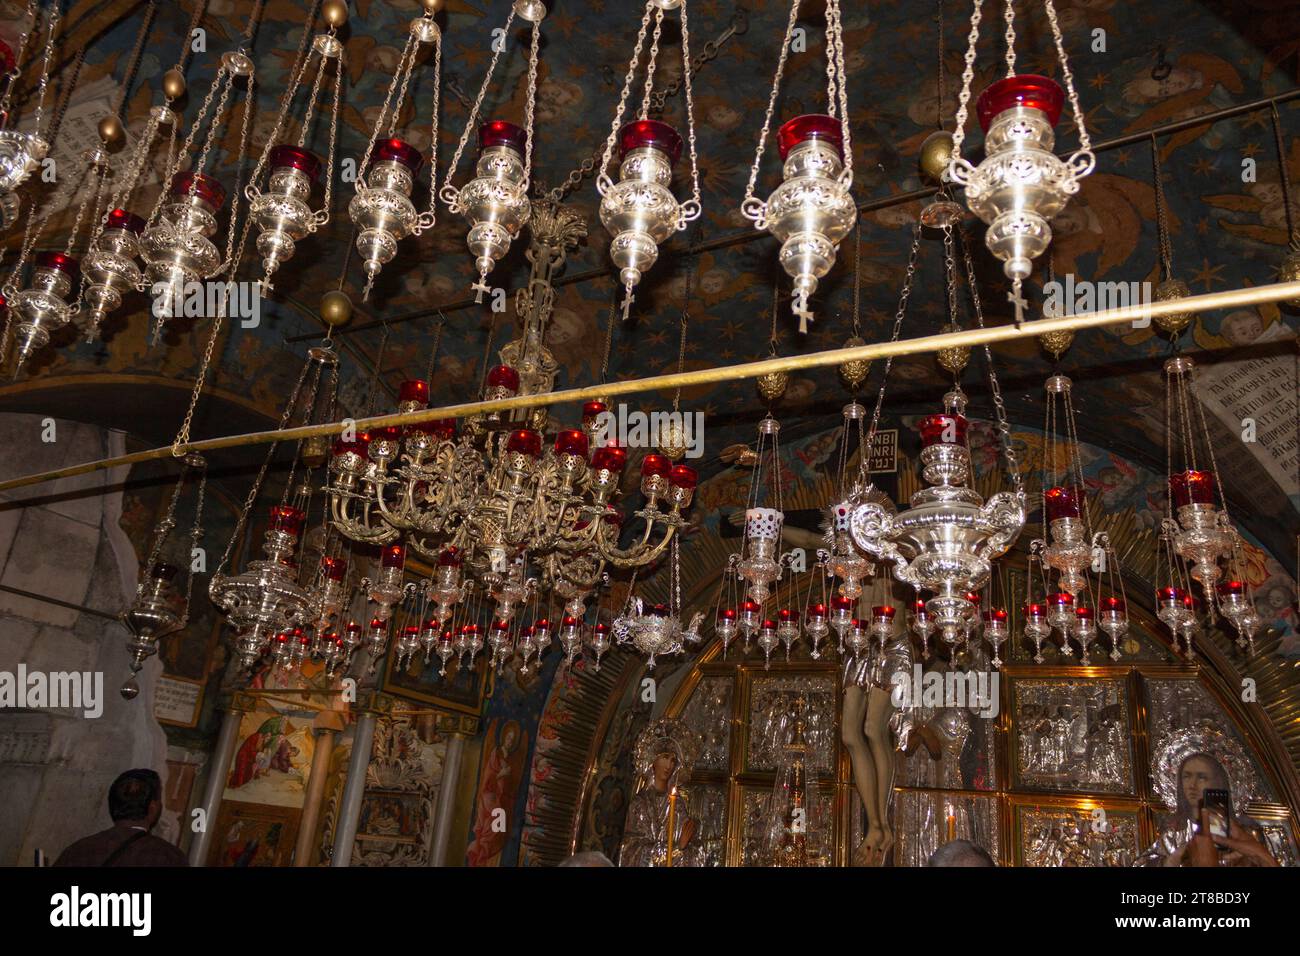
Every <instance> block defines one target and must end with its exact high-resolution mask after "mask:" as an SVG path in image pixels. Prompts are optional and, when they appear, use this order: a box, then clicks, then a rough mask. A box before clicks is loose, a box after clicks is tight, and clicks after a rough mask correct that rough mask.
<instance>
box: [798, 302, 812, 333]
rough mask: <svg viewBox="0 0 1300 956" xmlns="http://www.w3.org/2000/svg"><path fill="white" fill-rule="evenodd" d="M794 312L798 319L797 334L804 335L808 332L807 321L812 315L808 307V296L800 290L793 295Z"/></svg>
mask: <svg viewBox="0 0 1300 956" xmlns="http://www.w3.org/2000/svg"><path fill="white" fill-rule="evenodd" d="M794 314H795V317H796V318H798V320H799V334H800V335H806V334H807V333H808V321H809V319H811V318H812V317H813V313H812V311H811V310H809V308H808V296H807V294H806V293H803V292H800V293H798V294H796V295H795V297H794Z"/></svg>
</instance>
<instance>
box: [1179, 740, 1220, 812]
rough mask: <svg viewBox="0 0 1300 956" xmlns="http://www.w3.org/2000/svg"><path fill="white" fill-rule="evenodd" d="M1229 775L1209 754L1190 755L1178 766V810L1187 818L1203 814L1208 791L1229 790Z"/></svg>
mask: <svg viewBox="0 0 1300 956" xmlns="http://www.w3.org/2000/svg"><path fill="white" fill-rule="evenodd" d="M1227 789H1228V774H1227V773H1226V772H1225V771H1224V769H1223V764H1221V763H1219V761H1218V760H1216V759H1214V757H1212V756H1210V755H1209V754H1207V753H1200V752H1197V753H1194V754H1189V755H1188V756H1187V757H1185V758H1184V759H1183V762H1182V763H1181V764H1179V765H1178V809H1179V810H1180V811H1181V812H1182V813H1183V815H1184V816H1186V817H1195V816H1196V815H1197V814H1199V813H1200V812H1201V798H1202V797H1203V796H1204V795H1205V791H1206V790H1227Z"/></svg>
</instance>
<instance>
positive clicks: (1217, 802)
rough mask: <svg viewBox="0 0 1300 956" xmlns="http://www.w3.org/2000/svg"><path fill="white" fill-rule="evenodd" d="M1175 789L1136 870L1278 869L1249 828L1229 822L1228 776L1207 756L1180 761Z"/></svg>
mask: <svg viewBox="0 0 1300 956" xmlns="http://www.w3.org/2000/svg"><path fill="white" fill-rule="evenodd" d="M1177 784H1178V801H1177V807H1176V809H1175V810H1174V812H1173V813H1172V814H1170V815H1169V816H1168V817H1167V818H1166V819H1165V820H1164V821H1163V823H1162V825H1161V833H1160V838H1159V839H1158V840H1156V842H1155V843H1153V844H1152V845H1151V847H1150V848H1148V849H1147V851H1146V852H1145V853H1144V854H1143V855H1142V857H1141V858H1140V859H1139V860H1138V865H1139V866H1278V865H1279V864H1278V862H1277V860H1275V859H1274V858H1273V855H1272V854H1271V853H1270V852H1269V850H1268V848H1267V847H1266V846H1265V845H1264V842H1263V840H1262V839H1261V838H1260V836H1259V833H1258V832H1257V828H1256V827H1255V826H1254V824H1252V823H1250V822H1249V821H1248V820H1245V819H1240V818H1234V817H1233V813H1232V795H1231V792H1230V789H1229V782H1228V774H1227V772H1226V771H1225V770H1224V769H1223V765H1222V764H1221V763H1220V762H1219V761H1218V759H1216V758H1215V757H1214V756H1213V755H1211V754H1208V753H1204V752H1199V751H1198V752H1196V753H1192V754H1189V755H1188V756H1187V757H1186V758H1184V759H1183V761H1182V763H1181V764H1179V767H1178V780H1177Z"/></svg>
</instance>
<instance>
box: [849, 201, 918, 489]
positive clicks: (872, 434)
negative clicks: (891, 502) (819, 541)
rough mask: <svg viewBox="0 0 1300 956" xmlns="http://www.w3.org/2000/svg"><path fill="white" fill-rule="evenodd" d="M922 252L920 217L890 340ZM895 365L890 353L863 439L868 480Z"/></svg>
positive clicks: (862, 466) (861, 465) (861, 468)
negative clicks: (872, 450) (870, 458)
mask: <svg viewBox="0 0 1300 956" xmlns="http://www.w3.org/2000/svg"><path fill="white" fill-rule="evenodd" d="M920 253H921V220H920V219H918V220H917V221H916V224H915V225H914V226H913V227H912V248H911V249H910V250H909V251H908V254H907V273H906V275H904V277H903V288H902V291H901V292H900V293H899V295H898V309H897V310H896V311H895V312H894V328H893V330H892V331H891V332H890V335H889V341H891V342H897V341H898V336H899V334H900V333H901V332H902V331H903V317H904V316H906V315H907V303H908V300H909V299H910V298H911V297H912V280H913V279H914V278H915V277H916V263H917V259H918V258H919V257H920ZM893 367H894V356H893V355H892V354H891V355H888V356H886V358H885V369H884V373H883V374H882V375H881V377H880V390H879V391H878V392H876V407H875V410H874V411H872V413H871V425H870V427H868V429H867V436H866V438H865V439H863V443H862V446H861V447H862V451H861V454H860V455H859V456H858V475H859V478H860V480H862V481H868V480H869V478H868V477H867V475H868V472H867V458H868V457H869V456H870V454H871V446H872V444H873V443H874V442H875V440H876V429H877V428H879V427H880V413H881V411H882V410H883V409H884V407H885V388H886V387H887V386H888V385H889V372H890V369H892V368H893Z"/></svg>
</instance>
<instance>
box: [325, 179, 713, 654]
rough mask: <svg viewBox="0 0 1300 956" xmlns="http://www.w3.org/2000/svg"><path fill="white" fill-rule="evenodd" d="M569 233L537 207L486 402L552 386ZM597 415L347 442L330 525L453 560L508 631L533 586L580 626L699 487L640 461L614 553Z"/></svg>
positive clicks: (665, 541) (612, 508)
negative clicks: (605, 584) (601, 592)
mask: <svg viewBox="0 0 1300 956" xmlns="http://www.w3.org/2000/svg"><path fill="white" fill-rule="evenodd" d="M581 234H582V232H581V221H580V220H578V219H577V218H576V216H575V215H574V214H573V213H572V212H570V211H569V210H567V209H564V208H563V207H554V206H552V205H551V204H549V203H538V204H537V206H536V207H535V215H534V222H533V228H532V241H533V245H532V250H531V255H530V259H531V260H532V270H533V271H532V277H531V279H530V282H529V287H528V292H527V293H526V294H521V296H520V297H519V299H518V300H517V302H516V307H517V309H518V310H519V312H520V318H521V321H522V324H523V326H524V332H523V333H522V335H521V336H520V337H519V338H518V339H516V340H514V341H512V342H510V343H508V344H507V345H506V346H505V347H504V348H502V349H501V358H502V363H501V364H498V365H496V366H494V367H493V368H491V369H490V370H488V372H487V373H486V375H485V376H484V388H483V397H484V398H485V399H488V400H492V399H501V398H508V397H513V396H515V395H518V394H536V393H538V392H545V391H549V390H550V389H551V387H552V383H553V381H554V376H555V371H556V369H557V364H556V362H555V359H554V358H553V357H552V356H551V354H550V351H549V350H548V349H547V348H546V347H545V345H544V344H543V342H544V337H545V328H546V324H547V321H548V320H549V318H550V311H551V303H552V301H553V297H552V294H551V291H552V290H551V286H550V282H551V277H552V275H553V274H554V273H555V271H556V270H558V268H559V267H560V265H561V264H562V263H563V260H564V256H565V254H566V251H567V249H569V248H571V247H572V245H573V244H574V243H575V242H576V240H577V238H578V237H579V236H580V235H581ZM507 363H509V364H507ZM428 399H429V386H428V383H427V382H425V381H422V380H413V381H408V382H405V383H403V384H402V386H401V388H400V391H399V405H398V410H399V411H404V412H410V411H415V410H418V409H423V408H427V407H428ZM606 410H607V407H606V405H605V403H603V402H589V403H587V404H586V405H585V406H584V408H583V423H582V427H579V428H561V429H558V430H556V431H554V432H553V433H549V434H548V433H547V432H546V425H547V418H546V417H545V416H535V415H533V414H531V413H528V414H526V415H524V416H522V417H511V416H509V415H503V414H490V415H486V416H481V417H477V418H472V419H468V420H466V421H465V422H464V423H463V427H460V428H458V426H457V423H456V422H455V421H452V420H447V421H432V422H426V423H421V424H418V425H414V426H411V427H409V428H406V429H398V428H387V429H380V430H378V431H375V432H372V433H369V434H366V433H357V434H355V435H350V436H345V437H344V438H342V439H341V440H340V441H338V442H337V443H336V444H335V446H334V454H333V459H332V461H331V464H330V472H331V479H330V483H329V488H328V492H329V508H330V515H331V520H332V521H333V523H334V526H335V527H336V528H337V529H338V531H339V532H340V533H341V534H342V535H343V536H344V537H346V538H348V539H350V540H352V541H356V542H360V543H366V544H372V545H382V546H388V547H393V546H397V545H395V543H396V542H400V543H401V545H400V546H403V547H406V548H409V549H410V551H411V552H413V553H414V554H417V555H419V556H420V557H422V558H424V559H426V560H429V561H435V562H443V561H444V560H445V559H446V556H447V555H448V554H455V555H456V563H455V565H454V566H455V567H456V568H458V569H463V572H464V573H466V574H468V575H469V576H470V577H471V578H472V579H473V580H474V581H475V587H476V588H478V589H479V590H480V591H481V592H482V593H484V594H486V595H490V596H491V598H492V599H493V601H494V602H495V611H494V619H495V620H497V621H504V622H509V621H511V620H512V618H513V616H514V613H515V609H516V608H517V607H518V606H520V604H522V603H523V602H524V601H525V600H527V599H528V597H529V596H530V595H531V594H532V593H533V592H534V591H535V590H536V589H538V588H544V589H546V590H551V589H555V590H556V591H557V593H559V594H560V595H561V596H562V597H564V598H565V601H566V605H565V613H566V615H568V616H572V617H581V615H582V613H583V612H584V611H585V603H584V602H585V599H586V597H588V596H589V595H590V593H591V591H592V589H593V588H594V587H595V586H596V585H597V583H598V582H599V580H600V578H601V574H602V573H603V571H604V568H605V566H606V565H609V566H613V567H617V568H634V567H641V566H644V565H646V564H649V563H650V562H652V561H655V560H657V559H658V558H660V556H662V555H663V554H664V553H665V551H666V550H667V549H668V548H669V546H670V544H671V542H672V541H673V540H674V538H675V536H676V535H677V533H678V531H679V529H680V528H681V526H682V525H683V523H684V522H685V518H684V512H685V510H686V509H687V508H688V507H689V506H690V503H691V499H692V497H693V495H694V490H695V484H696V481H697V476H696V472H695V470H694V469H693V468H690V467H689V466H687V465H683V464H677V465H674V464H672V462H671V461H669V459H668V458H666V457H665V456H663V455H656V454H651V455H647V456H645V459H644V460H643V462H642V465H641V474H640V490H641V492H642V494H643V495H644V497H645V503H644V505H643V506H642V507H641V508H640V509H638V510H637V511H635V512H634V513H633V514H632V515H631V516H630V517H632V518H636V519H640V520H641V521H642V523H643V525H644V528H643V530H642V531H641V532H640V534H639V535H638V536H637V537H635V538H634V540H633V541H632V543H631V544H630V545H629V546H627V547H622V546H620V543H619V540H620V536H621V534H622V532H623V528H624V521H625V516H624V513H623V512H622V511H621V510H620V509H619V508H618V507H617V505H616V501H617V498H618V495H619V485H620V482H621V480H622V476H623V472H624V471H625V469H626V466H627V449H625V448H622V447H619V446H617V445H597V444H596V439H597V435H598V429H597V420H598V418H599V416H600V415H601V414H602V413H604V412H605V411H606ZM451 566H452V565H450V564H440V567H451ZM462 598H463V593H462V592H461V590H460V584H459V583H458V582H455V583H453V582H451V581H450V580H449V581H448V582H447V587H445V588H444V589H442V590H441V591H440V593H439V594H438V595H437V598H436V601H435V603H436V605H437V607H438V609H439V613H440V615H441V616H442V617H443V618H444V619H445V617H446V616H447V613H448V611H449V609H451V608H452V607H454V606H455V605H456V604H457V602H458V601H460V600H461V599H462ZM394 603H395V602H394ZM502 639H504V638H502Z"/></svg>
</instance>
